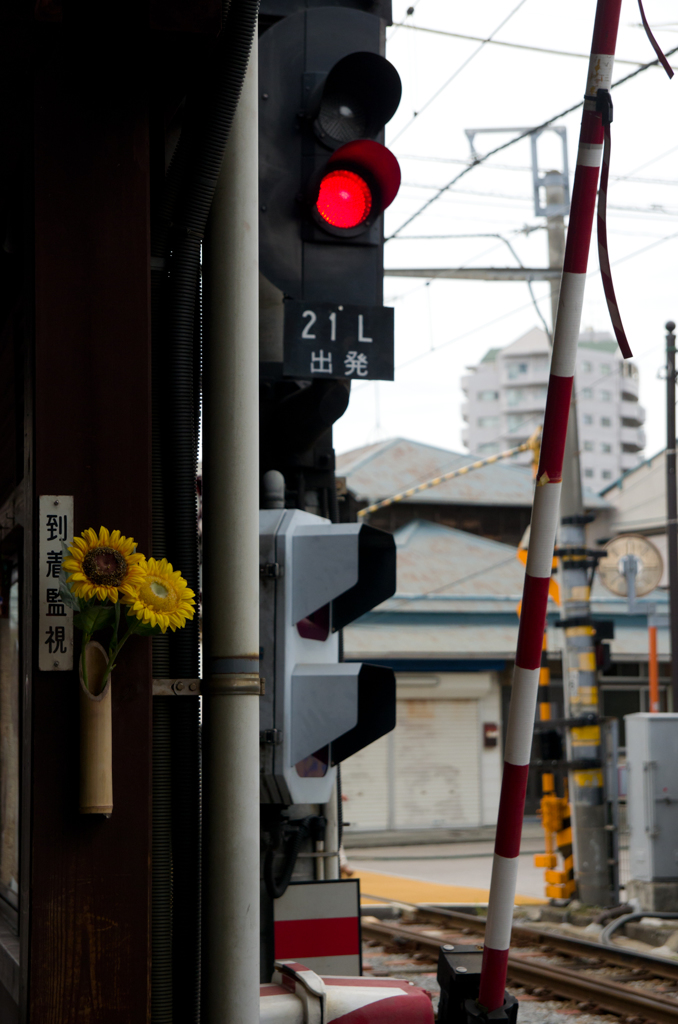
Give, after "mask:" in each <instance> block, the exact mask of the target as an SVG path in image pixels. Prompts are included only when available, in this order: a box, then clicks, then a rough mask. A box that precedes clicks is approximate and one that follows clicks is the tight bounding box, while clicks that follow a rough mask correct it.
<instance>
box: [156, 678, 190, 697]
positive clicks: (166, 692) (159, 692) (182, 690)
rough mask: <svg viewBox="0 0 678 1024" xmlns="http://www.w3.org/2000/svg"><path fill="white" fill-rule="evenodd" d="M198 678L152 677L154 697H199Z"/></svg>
mask: <svg viewBox="0 0 678 1024" xmlns="http://www.w3.org/2000/svg"><path fill="white" fill-rule="evenodd" d="M200 683H201V680H200V679H154V680H153V696H154V697H199V696H200Z"/></svg>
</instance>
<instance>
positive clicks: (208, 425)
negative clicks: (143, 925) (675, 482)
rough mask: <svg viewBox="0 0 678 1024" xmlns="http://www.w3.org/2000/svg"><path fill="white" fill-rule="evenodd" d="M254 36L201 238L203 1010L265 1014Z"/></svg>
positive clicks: (218, 1019) (209, 1020) (233, 1023)
mask: <svg viewBox="0 0 678 1024" xmlns="http://www.w3.org/2000/svg"><path fill="white" fill-rule="evenodd" d="M257 107H258V90H257V47H256V42H255V45H254V46H253V47H252V53H251V57H250V62H249V67H248V70H247V74H246V76H245V81H244V84H243V90H242V95H241V98H240V102H239V104H238V108H237V112H236V115H235V119H234V121H233V128H232V130H231V135H230V138H229V141H228V145H227V147H226V151H225V153H224V159H223V165H222V169H221V175H220V177H219V184H218V185H217V189H216V192H215V195H214V201H213V203H212V211H211V214H210V221H209V228H208V236H207V239H206V242H205V249H204V254H205V371H204V376H203V381H204V384H203V387H204V390H203V396H204V419H203V424H204V427H203V429H204V435H203V436H204V457H203V530H204V534H203V535H204V548H203V550H204V560H203V593H204V607H205V633H206V635H205V655H204V666H203V677H204V679H205V683H206V685H205V706H204V726H203V729H204V750H205V753H204V762H203V779H204V788H205V797H204V802H203V815H204V844H203V893H204V899H203V943H202V949H203V955H202V977H203V985H202V1020H203V1021H204V1024H226V1022H228V1024H252V1022H253V1021H258V1020H259V694H260V688H261V684H260V679H259V454H258V452H259V418H258V417H259V399H258V394H259V290H258V280H259V267H258V233H257V225H258V217H259V210H258V186H257V182H258V118H257Z"/></svg>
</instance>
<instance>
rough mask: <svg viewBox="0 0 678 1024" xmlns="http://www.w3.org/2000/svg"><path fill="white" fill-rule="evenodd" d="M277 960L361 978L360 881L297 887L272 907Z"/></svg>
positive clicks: (347, 880)
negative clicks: (296, 962) (298, 962)
mask: <svg viewBox="0 0 678 1024" xmlns="http://www.w3.org/2000/svg"><path fill="white" fill-rule="evenodd" d="M274 915H275V923H274V927H275V958H276V960H299V961H301V963H303V964H305V965H306V967H309V968H310V969H311V970H313V971H316V972H317V973H322V974H342V975H355V976H359V975H360V972H361V949H360V885H359V882H358V881H357V879H351V878H347V879H341V880H339V879H337V880H335V881H323V882H293V883H292V884H291V885H289V886H288V887H287V889H286V891H285V893H284V894H283V895H282V896H281V897H280V899H277V900H276V901H275V903H274Z"/></svg>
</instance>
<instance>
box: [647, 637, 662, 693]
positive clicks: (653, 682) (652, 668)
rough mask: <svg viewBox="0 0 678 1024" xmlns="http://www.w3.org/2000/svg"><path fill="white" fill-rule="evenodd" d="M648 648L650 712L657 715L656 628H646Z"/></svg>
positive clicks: (657, 668) (657, 667) (657, 669)
mask: <svg viewBox="0 0 678 1024" xmlns="http://www.w3.org/2000/svg"><path fill="white" fill-rule="evenodd" d="M647 638H648V646H649V649H650V652H649V653H650V658H649V673H650V711H651V712H653V713H657V712H658V711H661V707H660V704H659V662H658V661H657V627H656V626H648V627H647Z"/></svg>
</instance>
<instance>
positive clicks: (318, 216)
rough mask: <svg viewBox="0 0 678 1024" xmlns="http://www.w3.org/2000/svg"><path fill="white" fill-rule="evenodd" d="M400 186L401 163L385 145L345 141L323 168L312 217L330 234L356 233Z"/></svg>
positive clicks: (384, 205) (389, 202)
mask: <svg viewBox="0 0 678 1024" xmlns="http://www.w3.org/2000/svg"><path fill="white" fill-rule="evenodd" d="M316 181H317V179H316ZM399 188H400V165H399V164H398V161H397V160H396V158H395V157H394V155H393V153H391V151H390V150H389V149H387V148H386V146H382V145H381V143H380V142H374V141H373V140H372V139H358V140H357V141H355V142H347V143H346V145H345V146H340V147H339V149H337V150H336V151H335V152H334V153H333V154H332V156H331V157H330V159H329V160H328V161H327V163H326V164H325V166H324V167H323V169H322V172H321V175H320V181H319V183H318V184H317V195H316V197H315V209H314V215H315V220H316V222H317V223H318V224H320V226H321V227H324V228H325V229H326V230H328V231H330V232H331V233H332V234H343V233H344V232H347V233H348V232H350V233H351V234H355V233H359V232H360V231H361V230H364V229H365V228H366V227H368V226H369V225H370V224H371V223H372V221H373V220H374V218H375V217H378V216H379V214H380V213H382V212H383V211H384V210H385V209H386V207H387V206H390V205H391V203H392V202H393V200H394V199H395V197H396V195H397V194H398V189H399Z"/></svg>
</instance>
